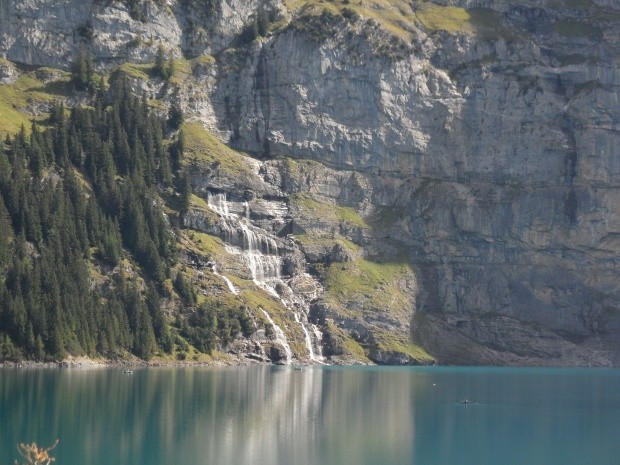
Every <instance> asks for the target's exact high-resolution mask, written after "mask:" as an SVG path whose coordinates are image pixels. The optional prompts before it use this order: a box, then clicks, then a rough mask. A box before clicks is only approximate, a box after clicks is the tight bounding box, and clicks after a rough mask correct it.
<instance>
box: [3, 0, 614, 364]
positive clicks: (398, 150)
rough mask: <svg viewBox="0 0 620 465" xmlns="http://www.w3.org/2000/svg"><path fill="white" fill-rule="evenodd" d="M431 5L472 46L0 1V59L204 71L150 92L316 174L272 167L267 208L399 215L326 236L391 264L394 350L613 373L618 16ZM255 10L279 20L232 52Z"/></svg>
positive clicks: (228, 2)
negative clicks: (197, 59) (273, 190)
mask: <svg viewBox="0 0 620 465" xmlns="http://www.w3.org/2000/svg"><path fill="white" fill-rule="evenodd" d="M436 3H437V4H441V5H451V6H459V7H462V8H468V9H469V10H467V11H468V12H469V13H470V14H471V18H472V19H471V21H472V30H471V31H469V32H458V31H457V32H447V31H444V30H430V29H427V28H425V27H424V26H422V25H420V24H416V25H415V26H412V27H411V28H410V30H409V33H410V36H409V39H407V40H404V39H402V38H394V37H390V34H389V33H388V32H386V31H385V30H382V29H381V27H380V26H379V24H378V23H377V22H376V21H375V22H373V21H372V20H371V21H368V20H364V19H360V18H357V19H355V18H345V17H343V16H338V15H336V16H334V15H331V16H329V15H328V16H321V17H320V19H319V20H316V18H315V19H312V18H310V19H299V18H291V16H290V14H289V13H288V12H287V11H286V9H285V8H284V6H283V4H282V3H281V2H280V1H278V0H253V1H249V2H242V1H237V0H221V1H204V2H176V1H170V2H168V3H158V2H145V3H143V4H141V7H140V8H141V10H140V11H141V13H142V18H141V19H136V18H134V17H132V16H131V14H130V11H129V9H128V8H127V6H126V5H124V4H122V3H119V2H112V3H109V2H92V1H87V2H73V3H72V2H71V1H69V2H67V1H62V2H61V1H56V0H24V1H21V2H15V1H10V0H0V56H4V57H6V58H8V59H9V60H12V61H17V62H21V63H27V64H36V65H50V66H58V67H66V66H67V64H68V63H69V62H70V60H71V57H72V56H73V54H74V53H75V51H76V49H77V47H79V46H80V44H86V46H87V47H88V48H89V49H90V50H91V51H92V53H93V55H94V57H95V59H96V60H97V62H98V63H99V65H100V66H105V65H106V64H107V63H110V62H114V63H120V62H123V61H127V60H131V61H149V60H151V61H152V58H153V56H154V53H155V50H156V48H157V46H158V44H159V43H163V44H164V45H165V46H166V47H168V48H169V49H170V50H172V51H173V52H174V53H175V54H177V55H179V56H180V55H181V54H182V53H183V54H185V55H187V56H190V57H191V56H197V55H201V54H205V53H212V54H217V60H216V61H215V62H214V63H213V64H210V65H204V66H195V67H194V68H193V75H192V76H191V77H190V78H188V82H187V83H186V84H185V85H181V86H180V88H179V89H177V91H176V92H175V93H169V94H168V95H169V96H170V97H173V98H175V99H179V100H180V101H181V102H182V104H183V105H184V107H185V109H186V111H187V115H188V117H189V118H190V119H191V118H194V119H197V120H200V121H201V122H203V123H204V124H205V126H207V127H208V128H210V129H211V130H213V131H214V132H215V133H217V134H218V135H220V136H221V137H222V138H223V139H224V141H225V142H227V143H229V144H230V145H232V146H233V147H235V148H238V149H243V150H246V151H249V152H251V153H255V154H257V155H260V156H262V157H279V156H284V157H288V156H291V157H295V158H298V159H312V160H316V161H319V162H321V163H322V164H323V165H325V166H327V167H329V168H325V166H324V167H323V168H320V170H324V171H321V172H320V173H318V172H314V173H311V172H308V173H306V175H305V177H301V178H300V177H298V176H289V175H287V172H286V170H284V171H283V174H282V175H281V178H280V179H279V181H280V186H281V189H282V192H281V195H285V196H286V195H293V194H295V193H299V192H308V193H310V194H312V195H320V196H323V197H324V198H328V199H329V200H330V201H331V202H334V203H336V204H338V205H343V206H347V207H351V208H353V209H355V210H356V211H358V212H360V214H362V215H363V216H369V215H372V214H373V213H376V212H378V211H381V210H382V209H383V210H385V209H386V208H391V209H393V210H394V211H398V212H399V214H398V218H397V219H396V220H395V221H393V222H391V223H390V224H389V225H385V224H380V225H374V226H372V227H370V228H369V230H367V231H362V232H360V231H356V230H354V229H346V228H344V229H341V232H342V233H343V235H344V236H346V237H347V238H349V239H351V240H353V241H354V242H356V243H358V244H359V245H361V246H362V247H363V248H364V250H365V254H366V256H372V255H373V254H387V256H389V254H394V253H397V252H394V251H395V250H398V251H400V252H398V253H401V254H402V251H403V250H404V251H405V254H406V255H407V256H408V257H409V259H410V261H411V263H413V265H414V266H415V270H416V274H417V281H418V289H419V290H417V291H416V293H412V295H411V299H412V302H414V303H415V309H416V310H415V312H414V313H415V315H413V317H412V321H413V325H412V334H413V336H414V339H416V340H419V341H423V343H424V345H425V346H426V347H427V348H428V349H429V350H430V351H431V352H432V353H433V354H434V355H436V356H437V358H438V359H439V360H440V361H442V362H449V363H459V362H460V363H514V364H547V365H549V364H580V365H583V364H594V365H609V364H618V363H620V284H619V283H620V280H619V279H618V278H619V276H620V272H619V261H620V156H619V154H620V135H619V130H620V105H619V103H620V102H619V100H620V91H619V88H620V87H619V86H620V40H618V39H619V38H620V20H619V18H620V7H619V6H618V4H617V2H615V1H611V0H593V1H592V2H583V5H582V6H579V5H578V6H577V7H575V6H574V5H573V4H574V3H575V2H563V1H551V0H549V1H543V2H540V1H534V0H531V1H530V0H528V1H525V2H515V1H511V0H441V1H438V2H436ZM580 5H581V4H580ZM258 8H264V9H266V10H267V11H270V12H272V15H273V16H274V17H277V18H282V19H284V20H290V23H288V25H283V26H282V27H280V28H278V29H277V30H275V31H274V32H272V33H270V34H269V35H268V36H267V37H265V38H262V39H259V40H257V41H254V42H253V43H252V44H249V45H247V46H238V45H239V44H237V43H235V40H236V37H238V34H239V32H240V31H241V30H242V28H243V27H244V25H245V24H248V23H249V22H250V21H251V20H252V18H253V15H254V14H255V12H256V11H257V9H258ZM304 21H306V22H307V23H304ZM308 21H309V22H308ZM317 169H318V168H317ZM205 182H206V183H207V184H208V181H205ZM196 184H197V185H200V184H201V182H200V181H199V180H196ZM230 185H235V181H234V180H233V181H230ZM205 188H206V187H205ZM298 220H299V221H301V222H302V223H303V218H299V219H298ZM325 228H326V230H327V229H329V228H328V227H327V226H325ZM332 229H333V227H332ZM396 246H398V247H396ZM313 254H315V255H316V256H317V257H319V256H320V255H321V254H320V253H315V252H313ZM313 256H314V255H313ZM413 294H415V295H413ZM429 335H433V337H429ZM517 336H518V337H517ZM438 341H445V343H441V342H438ZM541 341H547V342H548V343H542V342H541ZM466 346H467V347H466ZM466 349H467V350H466ZM465 354H467V355H465Z"/></svg>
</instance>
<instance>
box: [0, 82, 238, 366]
mask: <svg viewBox="0 0 620 465" xmlns="http://www.w3.org/2000/svg"><path fill="white" fill-rule="evenodd" d="M173 116H174V115H173ZM177 118H178V116H177ZM174 119H175V118H174V117H173V118H168V120H166V118H164V117H162V116H161V115H158V114H156V113H155V112H153V111H151V109H150V108H149V105H148V102H147V100H146V99H145V98H139V97H136V96H133V95H131V93H130V92H129V91H128V88H127V85H126V83H121V84H120V85H119V86H118V88H117V89H116V92H115V96H114V98H113V101H112V102H111V104H106V97H105V96H104V94H103V93H102V92H99V93H98V94H97V95H96V97H94V104H93V107H84V108H73V109H70V110H68V109H67V108H64V107H63V106H62V105H60V104H58V105H55V106H54V108H53V109H52V111H51V114H50V117H49V121H45V125H42V126H38V125H36V124H34V123H33V125H32V127H31V130H30V131H26V130H25V129H24V128H22V130H21V132H20V133H19V134H17V135H15V136H14V137H12V138H11V137H7V138H6V140H5V141H4V142H0V195H1V197H0V360H2V359H9V360H19V359H22V358H26V359H34V360H46V359H59V358H62V357H64V356H66V355H68V354H74V355H89V356H94V355H103V356H106V357H115V356H122V355H123V354H124V353H132V354H135V355H136V356H138V357H140V358H143V359H148V358H149V357H151V356H152V354H153V353H154V352H156V351H160V352H162V353H171V352H172V351H173V349H174V346H175V341H176V342H177V343H181V344H184V345H187V342H186V340H185V338H183V337H180V336H185V337H186V338H187V340H189V341H190V342H191V343H192V344H194V345H195V346H196V347H197V348H198V349H199V350H201V351H203V352H211V351H212V350H213V348H214V347H215V344H216V341H217V337H218V324H217V320H218V318H217V315H216V314H215V311H214V310H212V309H209V308H204V307H203V308H198V309H195V311H194V312H193V313H192V314H191V315H190V317H188V318H186V319H185V320H183V322H182V324H178V325H177V327H176V328H173V327H171V326H170V325H169V324H168V323H169V322H168V321H167V318H166V317H165V315H164V313H163V312H162V306H161V304H160V299H161V297H162V294H163V293H164V291H163V287H164V286H163V283H164V281H165V280H166V279H169V278H174V276H171V267H172V266H173V265H174V263H175V260H176V256H175V255H176V253H177V252H176V238H175V234H174V228H173V227H172V226H171V225H174V223H175V221H176V220H177V215H178V213H179V212H183V210H185V209H187V208H188V205H189V198H190V195H191V189H190V186H189V182H188V179H187V176H185V174H184V172H183V168H182V157H183V145H184V144H183V136H182V133H181V132H177V133H176V134H177V136H176V137H174V138H169V139H166V138H165V134H166V132H169V133H171V134H174V133H175V132H174V129H176V128H177V127H178V124H179V122H178V121H175V120H174ZM166 211H167V212H168V214H166ZM125 270H126V271H125ZM112 271H114V272H112ZM174 285H175V288H176V289H177V290H178V291H179V294H180V295H181V296H182V297H183V301H184V303H185V304H187V305H192V304H195V302H194V300H195V299H194V300H192V290H191V289H188V284H187V283H186V282H185V281H184V279H183V276H182V275H181V274H180V273H178V274H177V275H176V278H175V280H174ZM231 317H232V319H233V320H234V324H233V325H232V326H233V328H234V331H233V333H234V332H238V331H239V330H240V329H241V326H242V324H241V323H245V326H247V321H246V319H245V316H244V315H242V314H239V315H232V316H231ZM220 320H222V322H223V323H224V324H223V326H224V327H226V336H227V337H230V334H231V331H230V327H231V324H230V321H229V318H228V316H222V315H220Z"/></svg>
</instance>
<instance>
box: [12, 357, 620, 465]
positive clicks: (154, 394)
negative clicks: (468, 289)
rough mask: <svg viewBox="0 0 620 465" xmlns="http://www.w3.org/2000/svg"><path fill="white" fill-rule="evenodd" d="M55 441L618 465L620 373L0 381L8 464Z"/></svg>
mask: <svg viewBox="0 0 620 465" xmlns="http://www.w3.org/2000/svg"><path fill="white" fill-rule="evenodd" d="M464 398H467V399H470V400H472V401H475V402H476V403H473V404H469V405H464V404H462V403H460V402H459V400H462V399H464ZM56 438H60V443H59V445H58V446H57V448H56V449H55V450H54V451H53V454H52V455H53V456H55V457H56V459H57V461H56V462H55V463H56V464H58V465H104V464H105V465H124V464H131V465H160V464H166V465H176V464H192V465H202V464H204V465H207V464H209V465H235V464H239V465H246V464H247V465H278V464H282V465H311V464H312V465H321V464H330V465H331V464H333V465H348V464H351V465H353V464H354V465H390V464H394V465H396V464H397V465H406V464H416V465H435V464H437V465H470V464H471V465H513V464H514V465H555V464H557V465H572V464H575V465H586V464H588V465H589V464H592V465H618V464H620V370H602V369H583V370H581V369H579V370H574V369H505V368H503V369H497V368H437V367H432V368H367V367H355V368H343V367H338V368H336V367H323V368H322V367H309V368H304V370H302V371H297V370H293V369H292V368H290V367H244V368H224V369H220V368H181V369H173V368H170V369H169V368H150V369H138V370H135V372H134V374H124V373H123V370H121V369H94V370H54V369H2V370H0V464H11V463H13V460H15V459H17V458H18V454H17V449H16V444H17V443H18V442H32V441H36V442H37V443H39V444H40V445H49V444H52V443H53V442H54V440H55V439H56Z"/></svg>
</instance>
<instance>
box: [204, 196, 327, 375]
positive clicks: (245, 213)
mask: <svg viewBox="0 0 620 465" xmlns="http://www.w3.org/2000/svg"><path fill="white" fill-rule="evenodd" d="M207 204H208V206H209V208H211V209H212V210H213V211H214V212H216V213H217V214H218V215H220V217H221V223H220V225H221V234H222V236H223V239H224V242H225V245H224V247H225V249H226V251H227V252H228V253H230V254H234V255H239V256H240V257H241V258H242V260H243V261H244V263H245V264H246V265H247V267H248V269H249V271H250V274H251V276H252V280H253V281H254V283H255V284H256V285H257V286H259V287H260V288H261V289H263V290H265V291H266V292H268V293H269V294H271V295H272V296H274V297H276V298H278V299H279V300H280V301H281V302H282V303H283V304H284V306H285V307H286V308H288V309H289V310H291V312H292V313H293V315H294V318H295V322H296V323H297V324H299V326H300V327H301V329H302V332H303V334H304V343H305V346H306V349H307V351H308V358H309V359H310V360H311V361H313V362H316V363H322V361H323V357H322V351H321V339H322V334H321V331H320V330H319V329H318V328H317V327H316V326H315V325H313V324H311V323H310V322H309V321H308V312H309V308H308V304H307V303H306V301H305V300H304V299H303V298H302V297H300V296H297V295H295V293H294V292H293V291H292V290H291V288H290V287H289V285H288V284H287V283H286V282H285V280H284V279H282V275H281V268H282V258H281V257H280V255H279V250H278V244H277V242H276V241H275V239H274V238H273V237H270V236H269V235H268V234H267V233H266V232H265V231H263V230H261V229H260V228H257V227H256V226H254V225H253V224H252V223H251V221H250V205H249V203H248V202H247V201H245V202H243V205H242V206H241V205H239V204H238V203H234V202H232V205H231V203H230V202H228V200H227V198H226V194H223V193H219V194H213V193H211V192H208V193H207ZM231 210H232V211H231ZM236 212H239V213H241V212H242V214H237V213H236ZM220 276H221V275H220ZM222 278H223V279H224V280H225V281H227V278H226V277H224V276H222ZM227 284H228V282H227ZM231 285H232V283H231ZM229 289H234V286H233V287H232V288H231V287H230V286H229ZM277 289H280V290H281V291H283V292H278V291H277ZM235 291H236V289H235ZM231 292H233V291H232V290H231ZM233 293H236V292H233ZM283 294H288V295H289V298H285V297H283ZM300 309H301V310H300ZM263 312H264V313H265V315H266V317H267V319H268V320H269V322H270V324H271V325H272V326H273V328H274V333H275V335H276V342H278V343H279V344H280V345H282V347H284V350H285V352H286V354H287V356H286V358H287V360H286V363H290V361H291V359H292V351H291V348H290V345H289V343H288V341H287V339H286V335H285V334H284V332H283V331H282V329H281V328H280V327H278V326H277V325H276V324H275V323H274V321H273V319H272V318H271V316H270V315H268V314H267V312H266V311H265V310H263Z"/></svg>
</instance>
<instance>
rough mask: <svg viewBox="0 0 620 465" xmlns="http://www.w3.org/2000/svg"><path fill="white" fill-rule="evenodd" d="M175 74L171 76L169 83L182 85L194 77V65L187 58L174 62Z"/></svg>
mask: <svg viewBox="0 0 620 465" xmlns="http://www.w3.org/2000/svg"><path fill="white" fill-rule="evenodd" d="M173 64H174V66H173V71H174V72H173V73H172V76H170V80H169V82H170V83H171V84H175V85H181V84H183V82H184V81H185V80H186V79H187V78H188V77H190V76H191V75H192V64H191V62H190V61H189V60H186V59H185V58H179V59H177V60H174V61H173Z"/></svg>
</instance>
